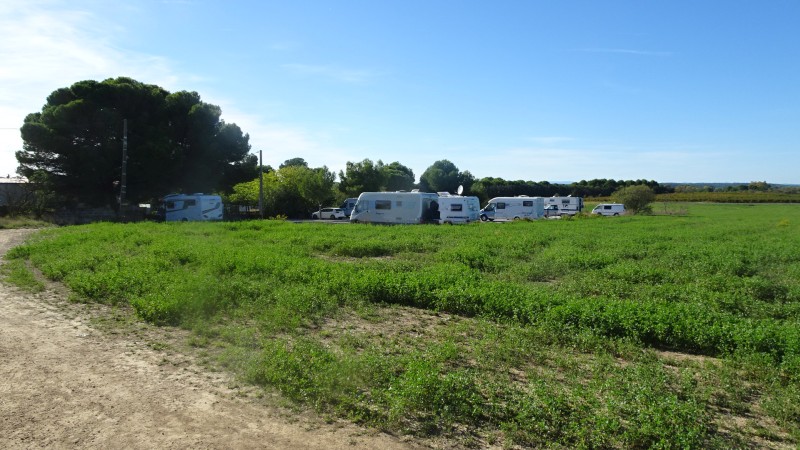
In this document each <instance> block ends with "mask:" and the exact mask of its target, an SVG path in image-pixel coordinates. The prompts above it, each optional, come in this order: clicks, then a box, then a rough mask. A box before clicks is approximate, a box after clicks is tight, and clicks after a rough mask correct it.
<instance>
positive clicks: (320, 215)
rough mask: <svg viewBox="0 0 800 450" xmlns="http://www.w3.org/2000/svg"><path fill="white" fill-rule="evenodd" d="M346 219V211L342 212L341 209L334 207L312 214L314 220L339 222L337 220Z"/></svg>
mask: <svg viewBox="0 0 800 450" xmlns="http://www.w3.org/2000/svg"><path fill="white" fill-rule="evenodd" d="M345 217H347V216H345V215H344V211H342V209H341V208H333V207H331V208H322V209H320V210H319V211H314V212H313V213H311V218H312V219H314V220H319V219H331V220H337V219H344V218H345Z"/></svg>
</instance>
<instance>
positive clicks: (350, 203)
mask: <svg viewBox="0 0 800 450" xmlns="http://www.w3.org/2000/svg"><path fill="white" fill-rule="evenodd" d="M357 201H358V199H357V198H348V199H346V200H345V201H344V202H342V204H341V205H339V208H340V209H341V210H342V212H344V215H345V217H350V214H352V212H353V208H355V207H356V202H357Z"/></svg>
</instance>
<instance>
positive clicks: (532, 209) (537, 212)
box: [480, 195, 544, 222]
mask: <svg viewBox="0 0 800 450" xmlns="http://www.w3.org/2000/svg"><path fill="white" fill-rule="evenodd" d="M543 216H544V199H543V198H542V197H528V196H527V195H518V196H516V197H495V198H493V199H491V200H489V203H487V204H486V206H484V207H483V209H482V210H481V212H480V218H481V220H482V221H484V222H485V221H487V220H518V219H538V218H540V217H543Z"/></svg>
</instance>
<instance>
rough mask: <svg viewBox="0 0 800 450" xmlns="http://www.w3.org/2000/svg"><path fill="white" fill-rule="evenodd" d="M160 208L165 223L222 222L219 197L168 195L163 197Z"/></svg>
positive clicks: (220, 199)
mask: <svg viewBox="0 0 800 450" xmlns="http://www.w3.org/2000/svg"><path fill="white" fill-rule="evenodd" d="M162 207H163V209H164V220H166V221H167V222H176V221H177V222H188V221H205V220H222V198H220V196H219V195H205V194H170V195H167V196H166V197H164V200H163V202H162Z"/></svg>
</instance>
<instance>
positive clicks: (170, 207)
mask: <svg viewBox="0 0 800 450" xmlns="http://www.w3.org/2000/svg"><path fill="white" fill-rule="evenodd" d="M167 209H175V202H167Z"/></svg>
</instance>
